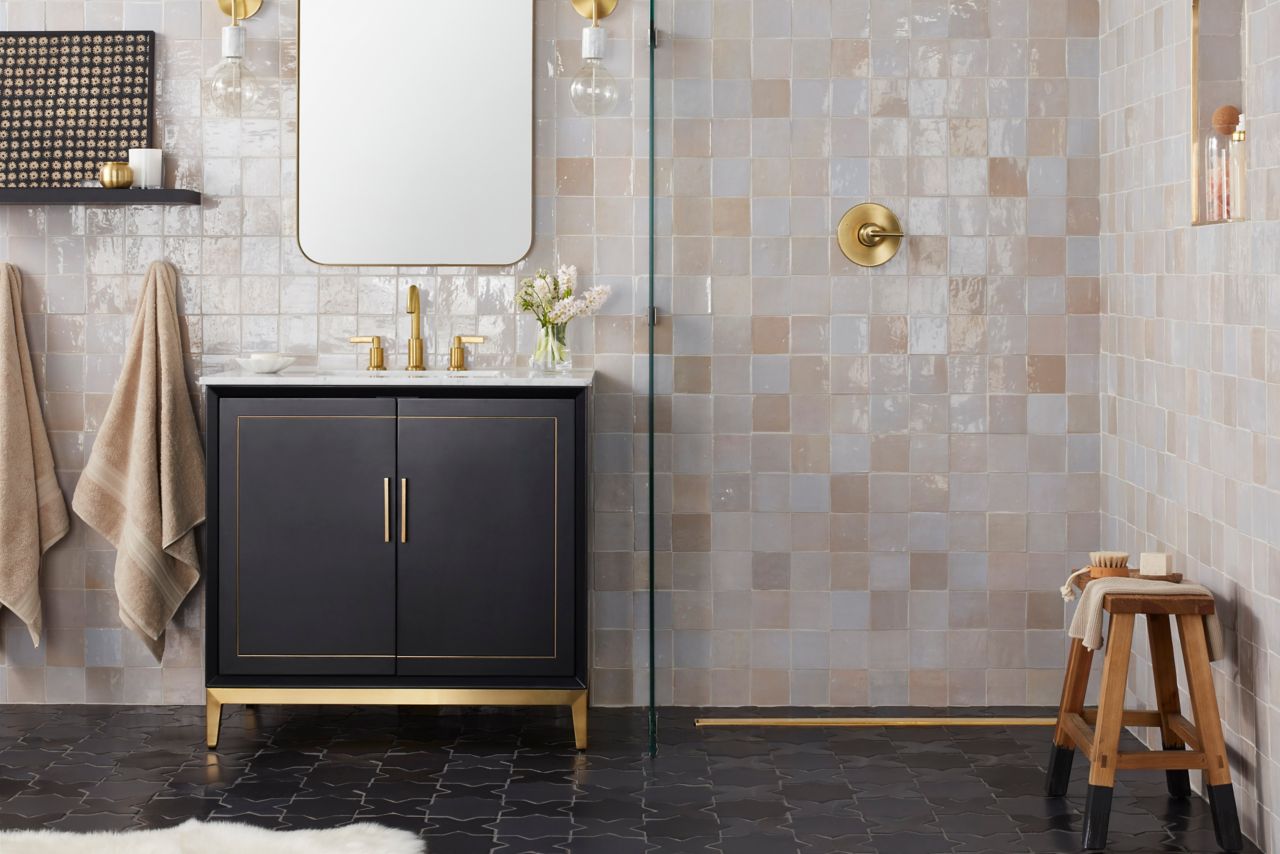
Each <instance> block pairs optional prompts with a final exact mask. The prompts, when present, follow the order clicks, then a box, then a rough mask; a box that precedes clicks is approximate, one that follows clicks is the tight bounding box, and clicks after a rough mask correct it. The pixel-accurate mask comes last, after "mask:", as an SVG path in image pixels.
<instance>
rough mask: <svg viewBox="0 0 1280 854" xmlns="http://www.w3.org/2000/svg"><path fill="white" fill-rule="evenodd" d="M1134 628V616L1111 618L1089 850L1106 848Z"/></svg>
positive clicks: (1088, 816)
mask: <svg viewBox="0 0 1280 854" xmlns="http://www.w3.org/2000/svg"><path fill="white" fill-rule="evenodd" d="M1133 624H1134V615H1133V614H1112V615H1111V631H1110V633H1109V634H1108V637H1107V657H1106V659H1105V661H1104V662H1103V667H1102V691H1101V693H1100V694H1099V695H1098V724H1097V726H1096V727H1095V728H1094V731H1093V755H1092V756H1090V757H1089V762H1090V765H1089V794H1088V797H1087V798H1086V799H1085V807H1084V833H1083V847H1085V848H1089V849H1097V848H1106V847H1107V826H1108V825H1109V824H1110V822H1111V795H1112V792H1113V791H1114V790H1115V785H1116V757H1117V754H1118V753H1119V750H1120V730H1121V726H1122V724H1123V722H1124V691H1125V684H1126V683H1127V682H1128V679H1129V653H1130V649H1131V647H1132V646H1133Z"/></svg>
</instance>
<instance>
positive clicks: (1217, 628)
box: [1063, 578, 1223, 661]
mask: <svg viewBox="0 0 1280 854" xmlns="http://www.w3.org/2000/svg"><path fill="white" fill-rule="evenodd" d="M1108 593H1139V594H1142V595H1144V596H1148V595H1155V596H1159V595H1168V596H1176V595H1178V594H1182V595H1187V594H1191V593H1203V594H1204V595H1206V596H1213V593H1212V592H1210V591H1209V588H1207V587H1203V586H1201V585H1199V584H1191V583H1189V582H1186V581H1181V582H1178V583H1177V584H1175V583H1173V582H1171V581H1151V580H1150V579H1145V578H1095V579H1093V580H1092V581H1090V582H1089V583H1088V584H1086V585H1085V586H1084V592H1083V593H1081V594H1080V604H1079V606H1077V607H1076V613H1075V616H1074V617H1072V618H1071V628H1069V629H1067V634H1068V635H1069V636H1070V637H1073V638H1078V639H1079V640H1080V641H1081V642H1083V643H1084V645H1085V647H1086V648H1087V649H1098V648H1099V647H1101V646H1102V600H1103V599H1104V598H1105V597H1106V595H1107V594H1108ZM1063 596H1064V598H1071V597H1068V596H1066V594H1065V593H1064V594H1063ZM1204 634H1205V640H1206V641H1207V643H1208V646H1209V660H1210V661H1217V660H1218V659H1220V658H1222V655H1223V642H1222V624H1221V623H1220V622H1219V621H1218V614H1217V612H1216V611H1215V612H1214V613H1212V614H1208V615H1206V616H1205V618H1204Z"/></svg>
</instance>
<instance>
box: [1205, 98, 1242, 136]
mask: <svg viewBox="0 0 1280 854" xmlns="http://www.w3.org/2000/svg"><path fill="white" fill-rule="evenodd" d="M1211 122H1212V123H1213V129H1214V130H1216V131H1217V132H1218V133H1220V134H1222V135H1223V136H1230V135H1231V134H1233V133H1235V130H1236V126H1237V125H1239V124H1240V108H1239V107H1233V106H1231V105H1230V104H1226V105H1224V106H1221V107H1219V108H1218V109H1216V110H1214V111H1213V118H1212V119H1211Z"/></svg>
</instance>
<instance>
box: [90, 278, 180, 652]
mask: <svg viewBox="0 0 1280 854" xmlns="http://www.w3.org/2000/svg"><path fill="white" fill-rule="evenodd" d="M177 279H178V275H177V273H176V272H175V271H174V269H173V267H171V266H169V265H168V264H165V263H163V262H156V263H155V264H152V265H151V269H150V270H149V271H147V280H146V282H145V283H144V284H143V286H142V296H141V298H140V299H139V300H138V313H137V314H136V315H135V316H134V319H133V333H132V336H131V337H130V339H129V346H128V349H127V350H126V351H125V356H124V372H123V373H122V374H121V376H120V381H119V382H118V383H117V384H116V390H115V394H114V395H113V396H112V398H111V405H110V406H109V407H108V408H107V417H106V418H105V419H104V420H103V422H102V429H101V430H100V431H99V432H98V437H97V439H96V441H95V442H94V443H93V453H92V454H91V455H90V456H89V462H88V464H87V465H86V466H85V468H84V473H83V474H81V475H80V482H79V484H77V485H76V494H75V498H73V499H72V502H71V507H72V509H74V510H75V511H76V514H77V515H79V516H80V518H82V519H84V520H85V521H86V522H88V523H89V525H90V526H92V527H93V529H94V530H95V531H98V532H99V533H100V534H102V535H103V536H104V537H106V538H107V539H108V540H109V541H110V542H111V545H113V546H115V547H116V576H115V586H116V597H117V598H118V599H119V600H120V621H121V622H122V623H124V625H125V626H126V627H127V628H129V629H131V630H132V631H134V632H136V633H137V634H138V635H139V636H140V637H141V639H142V641H143V643H145V644H146V645H147V647H148V648H149V649H150V650H151V653H152V654H153V655H154V656H155V657H156V660H157V661H159V660H160V658H161V656H162V655H163V654H164V632H165V628H166V627H167V626H168V625H169V621H170V620H172V619H173V615H174V614H175V613H177V610H178V606H180V605H181V604H182V600H183V599H185V598H186V597H187V594H188V593H190V592H191V588H193V587H195V586H196V582H197V581H199V579H200V561H199V557H198V555H197V552H196V533H195V528H196V526H197V525H199V524H200V523H201V522H203V521H204V450H203V449H202V448H201V446H200V431H199V429H198V428H197V427H196V418H195V413H194V412H192V410H191V396H190V392H189V391H188V389H187V378H186V373H185V371H184V369H183V365H182V335H181V333H180V331H179V327H178V298H177Z"/></svg>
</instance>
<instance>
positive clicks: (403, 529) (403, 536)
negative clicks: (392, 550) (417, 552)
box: [400, 477, 409, 543]
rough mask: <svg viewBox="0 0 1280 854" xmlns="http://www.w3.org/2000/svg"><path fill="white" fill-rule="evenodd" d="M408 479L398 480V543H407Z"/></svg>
mask: <svg viewBox="0 0 1280 854" xmlns="http://www.w3.org/2000/svg"><path fill="white" fill-rule="evenodd" d="M408 520H409V478H407V477H402V478H400V542H402V543H407V542H409V521H408Z"/></svg>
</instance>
